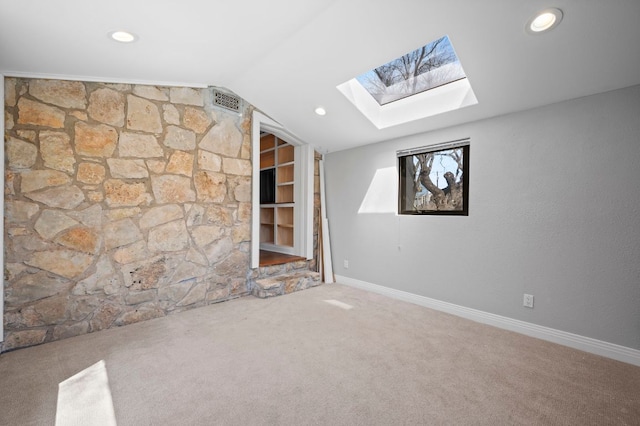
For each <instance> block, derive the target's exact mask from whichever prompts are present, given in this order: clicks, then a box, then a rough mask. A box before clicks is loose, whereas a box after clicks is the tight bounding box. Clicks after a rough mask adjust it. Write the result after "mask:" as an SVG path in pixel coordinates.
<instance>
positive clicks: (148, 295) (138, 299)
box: [124, 290, 156, 305]
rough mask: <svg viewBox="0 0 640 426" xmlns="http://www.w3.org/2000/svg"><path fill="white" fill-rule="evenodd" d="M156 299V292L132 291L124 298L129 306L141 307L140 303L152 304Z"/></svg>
mask: <svg viewBox="0 0 640 426" xmlns="http://www.w3.org/2000/svg"><path fill="white" fill-rule="evenodd" d="M155 297H156V292H155V291H154V290H145V291H132V292H130V293H129V294H127V295H126V296H125V297H124V302H125V303H126V304H127V305H139V304H140V303H144V302H150V301H152V300H153V299H155Z"/></svg>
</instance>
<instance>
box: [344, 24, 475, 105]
mask: <svg viewBox="0 0 640 426" xmlns="http://www.w3.org/2000/svg"><path fill="white" fill-rule="evenodd" d="M462 78H467V76H466V75H465V74H464V70H463V69H462V65H460V61H459V60H458V57H457V56H456V52H454V51H453V46H451V42H450V41H449V37H447V36H444V37H442V38H439V39H438V40H436V41H432V42H431V43H429V44H427V45H425V46H422V47H420V48H418V49H416V50H414V51H412V52H409V53H407V54H406V55H403V56H401V57H399V58H397V59H394V60H393V61H391V62H387V63H386V64H384V65H380V66H379V67H377V68H375V69H373V70H371V71H368V72H366V73H364V74H362V75H359V76H358V77H356V80H358V82H359V83H360V84H361V85H362V87H364V88H365V89H366V90H367V92H369V94H371V96H373V99H375V100H376V101H377V102H378V103H379V104H380V105H386V104H388V103H389V102H393V101H397V100H398V99H402V98H406V97H407V96H412V95H415V94H417V93H420V92H424V91H425V90H430V89H434V88H436V87H438V86H442V85H443V84H447V83H451V82H453V81H456V80H460V79H462Z"/></svg>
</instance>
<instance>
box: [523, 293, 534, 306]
mask: <svg viewBox="0 0 640 426" xmlns="http://www.w3.org/2000/svg"><path fill="white" fill-rule="evenodd" d="M522 306H524V307H526V308H533V295H532V294H525V295H524V298H523V300H522Z"/></svg>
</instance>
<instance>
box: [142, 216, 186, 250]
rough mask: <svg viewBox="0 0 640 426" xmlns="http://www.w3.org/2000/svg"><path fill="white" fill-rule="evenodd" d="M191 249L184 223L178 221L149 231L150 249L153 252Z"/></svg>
mask: <svg viewBox="0 0 640 426" xmlns="http://www.w3.org/2000/svg"><path fill="white" fill-rule="evenodd" d="M188 247H189V233H188V232H187V227H186V226H185V224H184V221H182V220H177V221H174V222H169V223H166V224H164V225H160V226H157V227H155V228H152V229H150V230H149V238H148V248H149V250H151V251H152V252H153V251H155V252H163V251H180V250H185V249H187V248H188Z"/></svg>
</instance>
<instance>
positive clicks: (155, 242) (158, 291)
mask: <svg viewBox="0 0 640 426" xmlns="http://www.w3.org/2000/svg"><path fill="white" fill-rule="evenodd" d="M249 117H250V114H249V111H245V114H243V116H242V117H239V116H238V115H235V114H232V113H229V112H226V111H225V110H222V109H217V108H213V107H212V104H211V94H210V91H209V90H207V89H191V88H178V87H155V86H144V85H127V84H101V83H84V82H71V81H57V80H32V79H15V78H8V79H6V80H5V123H6V124H5V125H6V129H5V157H6V161H5V235H4V241H5V288H4V296H5V314H4V324H5V341H4V346H3V350H8V349H13V348H19V347H24V346H30V345H34V344H39V343H43V342H47V341H52V340H57V339H61V338H65V337H69V336H74V335H79V334H84V333H89V332H93V331H97V330H102V329H106V328H110V327H114V326H120V325H125V324H130V323H135V322H138V321H142V320H145V319H150V318H155V317H160V316H164V315H167V314H169V313H172V312H177V311H181V310H184V309H189V308H193V307H197V306H202V305H206V304H209V303H215V302H219V301H223V300H227V299H229V298H233V297H237V296H240V295H244V294H247V293H248V291H249V288H248V284H247V274H248V272H249V258H250V242H249V241H250V220H251V162H250V149H251V141H250V134H249V133H250V118H249Z"/></svg>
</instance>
